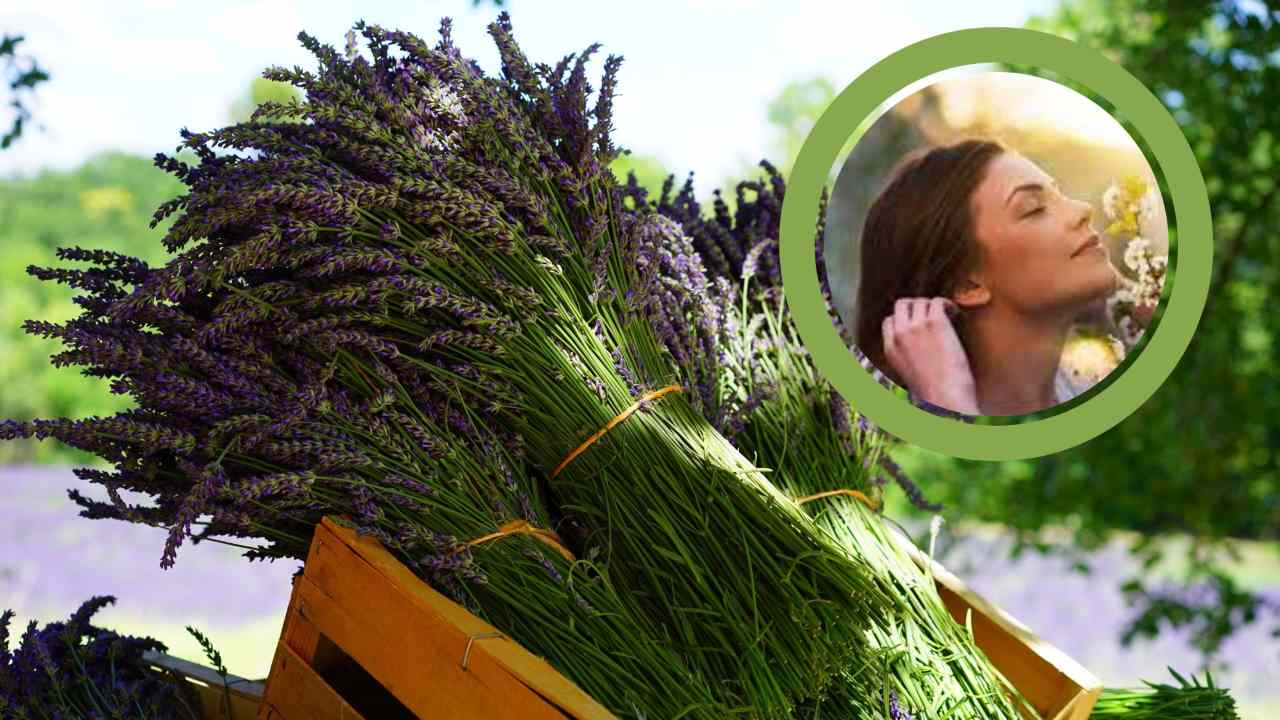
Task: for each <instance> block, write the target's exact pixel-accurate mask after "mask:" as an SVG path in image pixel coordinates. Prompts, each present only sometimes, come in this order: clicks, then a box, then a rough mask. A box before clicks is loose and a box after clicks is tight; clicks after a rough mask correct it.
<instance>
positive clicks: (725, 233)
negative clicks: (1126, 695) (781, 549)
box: [628, 162, 1034, 720]
mask: <svg viewBox="0 0 1280 720" xmlns="http://www.w3.org/2000/svg"><path fill="white" fill-rule="evenodd" d="M762 166H763V167H764V169H765V171H766V172H767V173H768V178H767V180H765V181H748V182H743V183H740V184H739V185H738V193H737V194H738V196H737V211H736V213H735V214H734V215H733V216H732V217H730V216H729V214H728V211H727V208H726V207H725V205H724V203H723V202H721V201H720V200H719V199H718V198H717V201H716V212H715V214H714V215H713V216H712V217H710V218H707V217H703V216H702V215H701V212H700V209H699V208H698V206H697V204H696V202H695V201H694V200H693V197H694V196H693V187H692V183H686V185H685V186H684V188H683V189H682V191H681V193H680V194H679V195H678V196H676V198H675V199H674V201H673V200H672V199H671V197H670V189H671V186H672V183H671V181H670V180H668V182H667V184H666V186H665V188H664V191H663V194H662V196H661V197H660V198H659V199H658V200H656V201H654V202H653V203H652V209H653V210H654V211H656V212H658V213H661V214H662V215H664V216H667V217H671V218H673V219H676V220H678V221H679V222H681V224H682V225H683V228H684V230H685V232H686V233H687V235H688V237H689V238H692V240H689V241H686V242H684V243H683V244H676V245H675V246H674V247H672V248H671V250H670V254H671V255H673V256H674V257H676V258H678V259H677V260H675V261H671V262H668V263H665V266H670V267H673V268H676V267H678V268H684V269H685V270H684V272H683V273H676V272H668V273H664V280H665V281H666V284H667V286H668V287H669V288H670V293H671V294H669V295H668V296H667V297H666V301H665V302H663V303H661V304H660V305H659V306H658V308H657V314H658V315H659V316H660V317H659V320H658V321H657V322H656V323H655V324H657V325H659V326H662V327H668V328H671V329H672V330H673V331H674V332H673V333H671V334H668V335H664V341H665V342H666V343H667V344H668V345H670V346H672V347H673V354H674V355H675V356H676V357H677V358H681V357H685V356H687V354H682V353H680V352H679V350H678V348H679V347H681V346H682V345H688V344H690V343H692V342H693V341H694V340H695V339H696V338H698V337H700V336H701V335H702V334H703V330H702V329H701V328H702V327H703V326H705V325H708V324H713V325H718V326H722V330H723V334H724V339H723V342H722V343H721V345H720V353H718V354H717V355H715V356H714V359H715V360H716V361H717V362H718V363H719V366H718V367H715V368H711V369H708V368H707V367H705V366H704V365H703V364H696V365H686V366H683V372H684V374H685V376H686V377H695V376H703V375H706V374H707V373H708V372H710V373H713V374H714V375H715V376H716V377H717V378H718V379H719V380H720V381H721V382H719V383H718V384H717V385H716V390H717V391H718V392H719V393H720V394H721V395H722V397H717V398H709V399H707V400H705V401H704V402H703V405H704V406H705V407H732V408H735V411H734V412H733V413H731V414H730V415H729V418H728V420H727V421H726V422H725V423H723V427H722V428H721V432H723V433H725V434H726V436H727V437H730V438H732V439H733V440H734V442H735V444H736V445H737V447H738V448H739V449H740V450H741V451H742V452H743V453H745V454H747V455H748V456H749V457H751V458H752V461H753V462H755V463H756V464H757V465H760V466H762V467H771V468H781V469H786V472H780V473H776V474H775V475H774V482H775V483H776V484H778V486H779V487H780V489H782V490H783V491H784V492H785V493H787V494H788V495H790V496H791V497H793V498H795V499H796V502H797V503H799V504H801V505H802V506H803V507H804V508H805V510H806V511H808V512H810V513H811V514H812V515H813V516H814V520H815V522H816V523H817V524H818V525H819V526H820V527H822V528H823V529H824V530H825V531H826V532H828V533H830V535H831V536H832V537H833V538H834V539H836V540H837V541H838V542H839V543H841V544H842V545H844V546H846V547H848V548H850V550H851V552H853V553H855V554H857V555H858V556H859V557H862V558H864V559H866V560H867V561H868V562H869V563H870V564H871V566H872V568H873V577H874V578H875V580H876V582H877V583H878V584H879V585H880V588H881V592H882V593H883V594H884V595H885V596H886V597H888V598H891V599H892V601H893V602H892V604H891V605H889V606H888V608H887V609H886V612H885V614H884V615H883V616H881V617H879V618H877V620H876V622H874V623H872V625H871V629H870V630H869V638H870V640H871V643H872V645H873V646H874V647H875V648H877V649H878V650H881V651H883V658H884V664H883V665H882V666H881V667H880V668H878V671H877V672H878V674H879V676H880V678H881V679H882V681H883V687H882V688H881V689H880V691H879V693H877V695H878V696H879V697H881V698H883V702H882V706H881V708H880V710H881V712H883V713H885V714H886V715H888V716H890V717H916V718H926V717H927V718H934V717H953V718H1003V719H1007V720H1014V719H1015V718H1019V717H1021V716H1020V715H1019V712H1018V709H1017V708H1016V707H1015V706H1016V705H1017V704H1018V703H1015V702H1014V701H1013V700H1011V696H1016V694H1017V693H1016V690H1015V689H1014V688H1012V687H1011V686H1010V685H1009V683H1008V682H1007V681H1006V680H1005V679H1004V678H1003V677H1002V676H1001V675H1000V673H999V672H998V671H997V670H996V669H995V668H994V667H993V666H992V665H991V663H990V661H989V660H987V658H986V656H985V655H984V654H983V653H982V652H981V650H979V649H978V648H977V647H976V646H975V645H974V641H973V638H972V636H971V635H970V634H969V633H968V632H967V631H966V629H965V628H963V627H962V626H960V625H959V624H957V623H956V622H955V621H954V620H953V619H952V617H951V615H950V613H949V612H948V610H947V609H946V607H945V606H944V605H943V603H942V600H941V598H940V597H939V596H938V593H937V590H936V589H935V586H934V583H933V579H932V577H931V576H930V575H929V573H928V571H927V570H926V569H924V568H921V567H920V566H918V565H917V564H916V562H915V561H914V560H913V559H912V558H911V557H910V556H909V555H908V554H907V553H906V552H905V551H904V550H902V549H901V548H900V547H899V546H898V545H897V544H895V542H894V541H893V539H892V538H891V536H890V533H891V532H892V531H891V530H890V529H889V528H888V527H887V526H886V524H885V521H884V519H883V518H882V517H880V516H879V515H878V514H877V513H876V512H875V509H876V508H878V507H879V505H880V504H881V495H882V491H883V486H884V485H885V482H886V480H885V478H884V476H883V475H881V474H879V473H878V472H876V471H877V470H880V471H883V472H886V473H889V474H890V476H892V477H895V479H897V480H898V482H899V484H900V485H901V486H902V488H903V489H904V490H906V491H907V493H908V495H909V496H910V497H911V500H912V502H913V503H916V504H917V505H918V506H924V507H928V505H927V503H926V502H925V501H924V499H923V498H922V497H921V496H920V493H919V490H918V489H917V488H916V487H915V486H914V485H913V484H912V483H911V482H910V481H909V480H908V479H907V478H905V477H904V476H902V474H901V472H900V471H898V470H897V467H896V465H894V464H893V462H892V460H891V459H889V458H888V456H887V453H885V452H884V450H885V448H884V442H883V437H882V435H883V434H882V433H881V432H880V431H878V430H876V429H875V428H873V427H872V426H871V425H870V424H869V423H867V422H866V420H865V418H862V417H861V416H856V413H855V412H854V411H853V410H852V409H851V408H850V407H849V406H848V404H847V403H845V402H844V400H843V398H842V397H841V396H840V395H839V394H838V393H837V392H835V390H834V388H832V387H831V386H830V384H829V383H828V382H827V381H826V380H825V379H823V378H822V377H821V375H819V374H818V372H817V370H816V368H815V367H814V365H813V363H812V360H811V358H810V356H809V354H808V352H807V351H806V350H805V348H804V346H803V345H802V344H801V342H800V340H799V337H798V334H797V332H796V329H795V326H794V324H793V322H792V318H791V315H790V313H789V312H788V310H787V308H786V305H785V299H784V297H783V295H782V293H781V285H780V278H779V273H778V264H777V248H778V242H777V238H778V221H779V216H780V212H779V210H780V208H781V205H782V196H783V193H784V192H785V183H784V182H783V180H782V179H781V177H780V176H779V175H778V174H777V172H776V171H775V170H774V169H773V167H772V166H770V165H769V164H768V163H767V162H766V163H762ZM628 191H629V194H630V197H631V199H632V201H633V206H634V207H635V208H636V210H637V212H643V211H644V208H645V200H646V197H645V194H644V192H643V190H642V189H640V188H639V187H638V186H637V185H636V184H635V183H634V181H632V182H631V183H630V184H629V187H628ZM822 217H823V214H822V213H820V214H819V218H820V223H821V218H822ZM822 235H823V227H822V226H821V224H820V225H819V227H818V230H817V246H818V247H819V248H821V245H822ZM819 262H820V263H821V254H820V253H819ZM734 268H737V270H735V269H734ZM734 272H739V273H740V275H739V276H738V278H737V282H735V283H733V284H732V285H729V283H728V281H727V280H726V278H727V277H730V276H731V273H734ZM708 276H710V279H708ZM819 276H820V278H821V279H822V281H823V286H824V291H826V292H827V296H828V302H829V301H830V295H829V290H826V285H825V281H826V274H825V268H823V267H821V265H820V267H819ZM712 283H714V284H715V285H716V286H717V287H719V288H720V291H719V292H718V293H717V294H714V295H706V296H704V297H701V298H694V297H689V298H686V297H684V296H682V295H681V294H680V293H681V292H682V289H683V288H698V287H703V286H707V285H710V284H712ZM725 286H727V287H725ZM689 294H690V295H692V294H693V293H692V291H689ZM829 307H830V303H829ZM832 319H833V322H835V323H837V325H838V324H839V318H838V316H836V315H835V314H834V312H833V313H832ZM855 416H856V419H855ZM847 699H848V698H847V695H844V694H842V693H839V692H832V693H831V694H830V696H829V697H827V698H825V699H824V700H823V701H820V702H815V703H813V704H812V705H811V706H808V707H807V708H806V711H807V712H810V713H812V715H813V716H815V717H817V716H826V717H847V716H848V709H847V708H845V707H844V706H843V701H845V700H847ZM1027 710H1028V711H1029V712H1034V711H1032V710H1030V708H1029V707H1028V708H1027Z"/></svg>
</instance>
